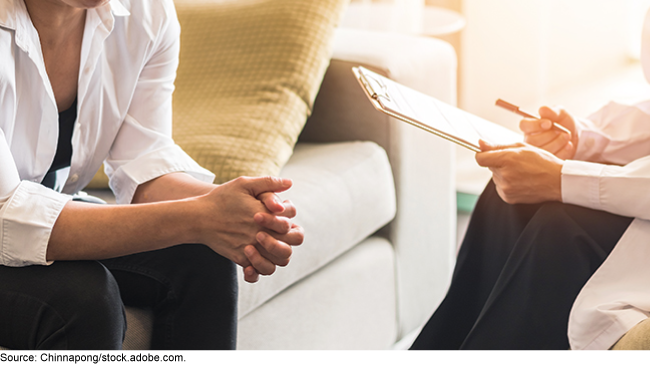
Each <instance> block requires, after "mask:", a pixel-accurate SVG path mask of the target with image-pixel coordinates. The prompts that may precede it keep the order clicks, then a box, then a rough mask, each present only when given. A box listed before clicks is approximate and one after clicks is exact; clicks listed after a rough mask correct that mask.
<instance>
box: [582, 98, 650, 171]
mask: <svg viewBox="0 0 650 366" xmlns="http://www.w3.org/2000/svg"><path fill="white" fill-rule="evenodd" d="M577 128H578V130H579V131H580V132H579V135H580V138H579V143H578V150H577V151H576V156H575V159H576V160H583V161H591V162H597V163H609V164H617V165H624V164H627V163H629V162H632V161H634V160H636V159H640V158H642V157H644V156H647V155H650V101H647V102H643V103H638V104H635V105H624V104H619V103H616V102H610V103H609V104H607V105H606V106H604V107H603V108H601V109H600V110H598V111H597V112H596V113H594V114H592V115H591V116H589V117H588V119H587V120H581V121H578V126H577Z"/></svg>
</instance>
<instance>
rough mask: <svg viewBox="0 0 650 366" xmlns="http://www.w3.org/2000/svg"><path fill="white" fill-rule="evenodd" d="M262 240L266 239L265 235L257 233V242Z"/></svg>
mask: <svg viewBox="0 0 650 366" xmlns="http://www.w3.org/2000/svg"><path fill="white" fill-rule="evenodd" d="M264 238H266V234H264V233H263V232H261V231H260V232H259V233H257V240H264Z"/></svg>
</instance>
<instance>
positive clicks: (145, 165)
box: [105, 2, 214, 204]
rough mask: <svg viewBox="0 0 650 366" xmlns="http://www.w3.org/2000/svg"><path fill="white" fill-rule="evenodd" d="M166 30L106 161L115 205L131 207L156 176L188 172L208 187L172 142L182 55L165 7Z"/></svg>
mask: <svg viewBox="0 0 650 366" xmlns="http://www.w3.org/2000/svg"><path fill="white" fill-rule="evenodd" d="M166 4H168V5H171V6H167V18H168V21H167V22H166V23H165V26H166V29H165V30H164V31H163V32H161V35H160V36H159V37H158V39H156V40H155V41H154V42H155V43H154V47H153V51H152V52H151V56H150V57H149V58H148V61H147V62H146V64H145V66H144V68H143V70H142V72H141V74H140V77H139V79H138V83H137V86H136V89H135V93H134V95H133V99H132V101H131V104H130V107H129V110H128V114H127V116H126V118H125V120H124V123H122V126H121V127H120V130H119V132H118V134H117V137H116V139H115V142H114V143H113V146H112V147H111V150H110V152H109V155H108V158H107V159H106V161H105V164H106V173H107V175H108V176H109V178H110V183H109V184H110V186H111V189H112V190H113V192H114V193H115V196H116V201H117V202H118V203H123V204H126V203H130V202H131V200H132V198H133V195H134V193H135V190H136V188H137V187H138V185H140V184H142V183H145V182H147V181H149V180H152V179H154V178H157V177H159V176H162V175H165V174H168V173H173V172H186V173H188V174H190V175H192V176H194V177H195V178H197V179H199V180H202V181H204V182H209V183H211V182H212V181H213V180H214V175H213V174H212V173H210V172H209V171H208V170H206V169H203V168H202V167H200V166H199V165H198V164H197V163H196V162H195V161H194V160H192V158H190V157H189V156H188V155H187V154H186V153H185V152H184V151H183V150H182V149H181V148H180V147H179V146H178V145H176V144H175V143H174V141H173V140H172V137H171V135H172V128H171V126H172V92H173V91H174V79H175V77H176V68H177V66H178V56H179V50H180V38H179V36H180V25H179V23H178V19H177V17H176V12H175V10H174V7H173V4H172V3H171V2H169V3H166Z"/></svg>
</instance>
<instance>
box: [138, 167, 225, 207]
mask: <svg viewBox="0 0 650 366" xmlns="http://www.w3.org/2000/svg"><path fill="white" fill-rule="evenodd" d="M215 187H217V186H216V185H215V184H211V183H205V182H202V181H200V180H198V179H195V178H194V177H192V176H191V175H189V174H186V173H182V172H181V173H170V174H166V175H163V176H160V177H158V178H156V179H153V180H151V181H149V182H146V183H143V184H140V185H139V186H138V188H137V189H136V191H135V194H134V195H133V200H132V203H151V202H162V201H171V200H179V199H184V198H189V197H196V196H201V195H204V194H207V193H208V192H210V191H212V190H213V189H214V188H215Z"/></svg>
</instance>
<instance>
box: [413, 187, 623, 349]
mask: <svg viewBox="0 0 650 366" xmlns="http://www.w3.org/2000/svg"><path fill="white" fill-rule="evenodd" d="M631 222H632V219H631V218H628V217H622V216H617V215H613V214H609V213H606V212H602V211H595V210H590V209H586V208H583V207H578V206H573V205H567V204H562V203H544V204H538V205H509V204H507V203H505V202H503V201H502V200H501V198H500V197H499V196H498V194H497V193H496V189H495V187H494V185H493V183H490V184H489V185H488V187H487V188H486V190H485V191H484V192H483V194H482V195H481V197H480V199H479V201H478V203H477V206H476V209H475V211H474V213H473V215H472V218H471V220H470V224H469V226H468V230H467V233H466V236H465V239H464V241H463V244H462V247H461V249H460V252H459V254H458V261H457V264H456V268H455V270H454V274H453V277H452V282H451V286H450V288H449V291H448V293H447V296H446V297H445V299H444V300H443V302H442V303H441V305H440V306H439V308H438V309H437V310H436V312H435V313H434V314H433V316H432V317H431V319H429V321H428V323H427V324H426V325H425V327H424V329H423V330H422V332H421V333H420V335H419V336H418V338H417V339H416V341H415V343H414V344H413V345H412V348H411V349H567V348H568V347H569V343H568V339H567V324H568V318H569V312H570V310H571V306H572V304H573V301H574V300H575V298H576V296H577V295H578V293H579V292H580V289H581V288H582V287H583V286H584V284H585V283H586V282H587V280H588V279H589V277H591V275H592V274H593V273H594V272H595V271H596V269H598V267H599V266H600V265H601V264H602V262H603V261H604V260H605V258H607V256H608V255H609V253H610V252H611V250H612V249H613V248H614V246H615V245H616V243H617V242H618V240H619V239H620V237H621V236H622V235H623V233H624V232H625V230H626V229H627V227H628V226H629V224H630V223H631Z"/></svg>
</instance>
